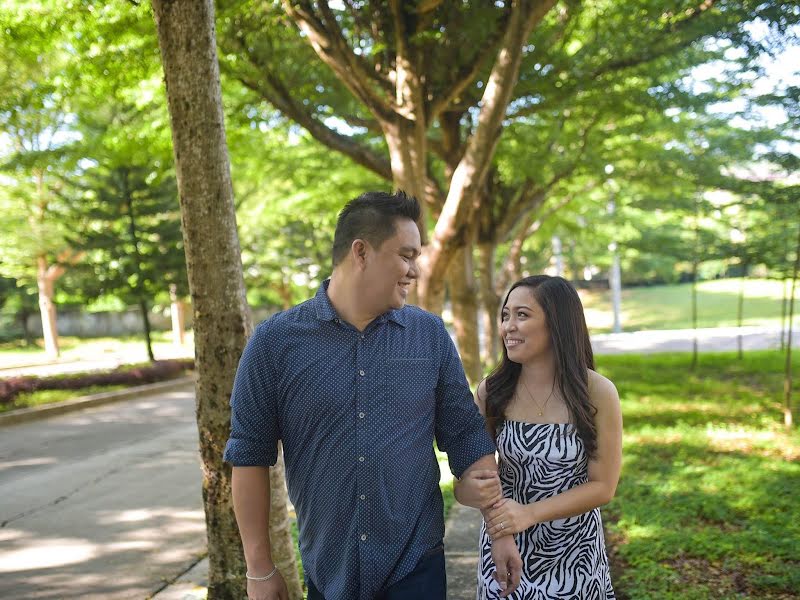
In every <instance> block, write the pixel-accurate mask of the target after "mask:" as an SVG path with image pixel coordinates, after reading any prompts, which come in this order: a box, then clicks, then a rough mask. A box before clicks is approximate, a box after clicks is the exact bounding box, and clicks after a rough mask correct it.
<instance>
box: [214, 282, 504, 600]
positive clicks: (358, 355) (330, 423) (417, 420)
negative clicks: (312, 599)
mask: <svg viewBox="0 0 800 600" xmlns="http://www.w3.org/2000/svg"><path fill="white" fill-rule="evenodd" d="M327 285H328V281H326V282H325V283H323V284H322V286H320V289H319V291H318V292H317V295H316V296H315V297H314V298H312V299H311V300H308V301H307V302H304V303H303V304H300V305H298V306H296V307H294V308H292V309H290V310H288V311H285V312H281V313H278V314H276V315H273V316H272V317H271V318H270V319H268V320H267V321H265V322H263V323H261V324H260V325H259V326H258V327H257V328H256V330H255V332H254V334H253V336H252V338H251V339H250V341H249V342H248V344H247V347H246V348H245V351H244V353H243V354H242V358H241V361H240V362H239V368H238V370H237V373H236V380H235V384H234V389H233V395H232V397H231V410H232V414H231V437H230V440H228V444H227V447H226V449H225V460H226V461H228V462H229V463H231V464H233V465H234V466H255V465H261V466H266V465H270V466H271V465H273V464H275V461H276V458H277V444H278V441H279V440H280V441H281V442H282V443H283V450H284V459H285V462H286V481H287V487H288V490H289V497H290V498H291V501H292V503H293V504H294V507H295V510H296V513H297V523H298V528H299V533H300V536H299V537H300V552H301V555H302V558H303V567H304V570H305V572H306V575H307V577H309V578H310V579H311V581H313V583H314V585H315V587H316V588H317V589H318V590H319V591H320V592H322V594H323V595H324V596H325V598H326V599H328V600H352V599H356V598H358V599H360V600H368V599H371V598H374V597H375V596H376V595H378V594H379V593H381V591H382V590H384V589H385V588H386V587H388V586H390V585H392V584H394V583H396V582H397V581H399V580H401V579H402V578H403V577H404V576H406V575H407V574H409V573H410V572H411V571H412V570H413V569H414V567H415V566H416V565H417V563H418V562H419V560H420V558H422V556H423V555H424V554H425V552H426V551H428V550H430V549H432V548H435V547H436V546H438V545H439V544H441V542H442V538H443V537H444V518H443V514H442V496H441V493H440V491H439V485H438V483H439V467H438V463H437V461H436V456H435V454H434V450H433V442H434V439H435V440H436V443H437V445H438V447H439V448H440V449H441V450H443V451H445V452H447V456H448V461H449V463H450V468H451V470H452V471H453V473H454V474H455V475H456V476H457V477H460V476H461V474H462V473H463V472H464V471H465V470H466V468H467V467H468V466H470V465H471V464H472V463H473V462H475V461H476V460H478V459H479V458H481V457H482V456H485V455H487V454H492V453H493V452H494V444H493V443H492V441H491V439H490V438H489V435H488V434H487V433H486V430H485V428H484V424H483V418H482V417H481V415H480V414H479V413H478V410H477V408H476V407H475V404H474V403H473V401H472V395H471V393H470V390H469V386H468V385H467V381H466V378H465V377H464V371H463V368H462V366H461V362H460V360H459V358H458V354H457V353H456V349H455V347H454V345H453V342H452V340H451V339H450V336H449V335H448V333H447V330H446V329H445V327H444V324H443V322H442V320H441V319H440V318H439V317H437V316H435V315H432V314H430V313H427V312H425V311H423V310H421V309H419V308H417V307H415V306H406V307H404V308H402V309H400V310H393V311H390V312H388V313H386V314H384V315H382V316H381V317H378V318H377V319H375V320H374V321H373V322H372V323H370V325H369V326H367V328H366V329H365V330H364V331H363V332H359V331H358V330H357V329H356V328H354V327H352V326H351V325H349V324H348V323H346V322H344V321H342V320H340V319H339V318H338V316H337V315H336V312H335V310H334V308H333V306H332V305H331V303H330V301H329V299H328V296H327V292H326V290H327Z"/></svg>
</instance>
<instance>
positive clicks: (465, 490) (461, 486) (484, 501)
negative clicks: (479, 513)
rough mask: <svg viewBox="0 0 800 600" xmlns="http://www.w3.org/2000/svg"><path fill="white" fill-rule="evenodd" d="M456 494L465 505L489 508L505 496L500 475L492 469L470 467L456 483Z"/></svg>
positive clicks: (457, 498)
mask: <svg viewBox="0 0 800 600" xmlns="http://www.w3.org/2000/svg"><path fill="white" fill-rule="evenodd" d="M455 496H456V500H458V501H459V502H460V503H461V504H463V505H465V506H471V507H472V508H477V509H481V510H482V509H485V508H489V507H490V506H492V505H493V504H495V503H496V502H498V501H499V500H500V499H501V498H502V497H503V490H502V488H501V487H500V476H499V475H498V474H497V471H494V470H490V469H470V470H469V471H467V472H466V473H464V476H463V477H462V478H461V479H460V480H459V481H458V482H457V483H456V487H455Z"/></svg>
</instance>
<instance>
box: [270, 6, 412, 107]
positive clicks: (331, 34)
mask: <svg viewBox="0 0 800 600" xmlns="http://www.w3.org/2000/svg"><path fill="white" fill-rule="evenodd" d="M282 3H283V7H284V10H285V11H286V13H287V14H288V15H289V16H290V17H291V18H292V19H293V20H294V21H295V23H297V26H298V27H299V28H300V30H301V31H302V32H303V33H305V34H306V37H307V38H308V41H309V43H310V44H311V47H312V48H313V49H314V51H315V52H316V53H317V55H318V56H319V57H320V59H321V60H322V61H323V62H324V63H325V64H326V65H328V66H329V67H330V68H331V70H332V71H333V72H334V73H335V74H336V76H337V77H338V78H339V79H340V80H341V81H342V83H344V85H345V86H346V87H347V89H349V90H350V91H351V92H352V94H353V95H354V96H355V97H356V98H358V99H359V100H360V101H361V102H363V103H364V104H365V105H366V106H367V108H369V110H370V111H371V112H372V113H373V114H374V115H375V116H377V117H378V118H379V119H390V118H392V116H393V114H394V112H395V111H396V109H397V107H396V103H395V102H394V100H393V98H392V96H391V94H392V88H391V85H390V84H389V82H388V81H386V80H385V79H383V78H382V77H380V76H379V75H378V73H377V72H376V71H375V70H374V69H370V68H368V66H367V65H366V63H365V62H364V61H363V59H361V58H360V57H359V56H357V55H356V54H355V53H354V52H353V50H352V48H350V46H349V45H348V44H347V41H346V40H345V38H344V36H343V35H342V31H341V29H340V28H339V25H338V23H337V22H336V17H335V15H334V14H333V12H332V11H331V9H330V7H329V6H328V3H327V2H325V1H321V2H319V9H320V11H321V12H322V19H321V20H320V19H318V18H316V16H315V15H314V13H313V8H312V7H310V6H308V5H306V6H305V7H304V8H301V7H300V6H299V5H294V4H293V3H292V2H291V0H282ZM376 88H377V89H376Z"/></svg>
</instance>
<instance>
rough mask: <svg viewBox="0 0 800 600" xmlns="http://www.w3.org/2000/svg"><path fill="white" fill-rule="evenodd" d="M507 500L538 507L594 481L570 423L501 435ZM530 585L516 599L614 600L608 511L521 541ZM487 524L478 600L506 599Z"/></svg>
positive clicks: (508, 429)
mask: <svg viewBox="0 0 800 600" xmlns="http://www.w3.org/2000/svg"><path fill="white" fill-rule="evenodd" d="M497 450H498V454H499V457H500V460H499V463H500V481H501V482H502V485H503V495H504V496H505V497H506V498H511V499H513V500H515V501H517V502H519V503H521V504H530V503H532V502H536V501H537V500H541V499H543V498H548V497H550V496H554V495H556V494H559V493H561V492H564V491H566V490H568V489H570V488H572V487H575V486H577V485H580V484H582V483H585V482H586V481H587V480H588V460H587V458H586V453H585V452H584V449H583V443H582V442H581V439H580V436H578V432H577V429H576V428H575V427H574V426H573V425H571V424H569V423H525V422H522V421H506V422H505V424H504V426H503V429H502V430H501V431H500V433H499V434H498V436H497ZM514 537H515V539H516V541H517V546H518V547H519V551H520V555H521V556H522V563H523V567H522V581H521V583H520V585H519V587H518V588H517V590H516V591H515V592H514V593H513V594H511V596H509V599H511V600H551V599H556V598H564V599H566V598H570V599H580V600H602V599H606V600H608V599H613V598H614V590H613V588H612V587H611V576H610V573H609V568H608V557H607V556H606V550H605V541H604V539H603V524H602V521H601V520H600V510H599V509H597V508H595V509H593V510H590V511H589V512H587V513H584V514H582V515H578V516H576V517H569V518H567V519H558V520H555V521H548V522H544V523H539V524H537V525H534V526H533V527H531V528H530V529H527V530H525V531H523V532H522V533H519V534H517V535H516V536H514ZM493 572H494V563H493V562H492V556H491V548H490V543H489V538H488V536H487V535H486V527H485V525H482V526H481V535H480V562H479V564H478V594H477V600H489V599H495V598H500V595H499V594H500V588H499V587H498V585H497V583H496V582H495V580H494V577H493V576H492V573H493Z"/></svg>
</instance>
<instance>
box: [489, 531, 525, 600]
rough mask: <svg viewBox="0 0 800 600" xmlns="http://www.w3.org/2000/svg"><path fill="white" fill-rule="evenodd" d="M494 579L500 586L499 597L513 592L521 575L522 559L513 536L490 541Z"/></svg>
mask: <svg viewBox="0 0 800 600" xmlns="http://www.w3.org/2000/svg"><path fill="white" fill-rule="evenodd" d="M492 561H493V562H494V579H495V581H497V585H498V586H500V590H501V592H500V597H501V598H505V597H506V596H509V595H511V594H512V593H514V590H516V589H517V587H518V586H519V582H520V579H521V577H522V559H521V558H520V556H519V549H518V548H517V544H516V542H515V541H514V538H511V537H505V538H502V539H499V540H493V541H492Z"/></svg>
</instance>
